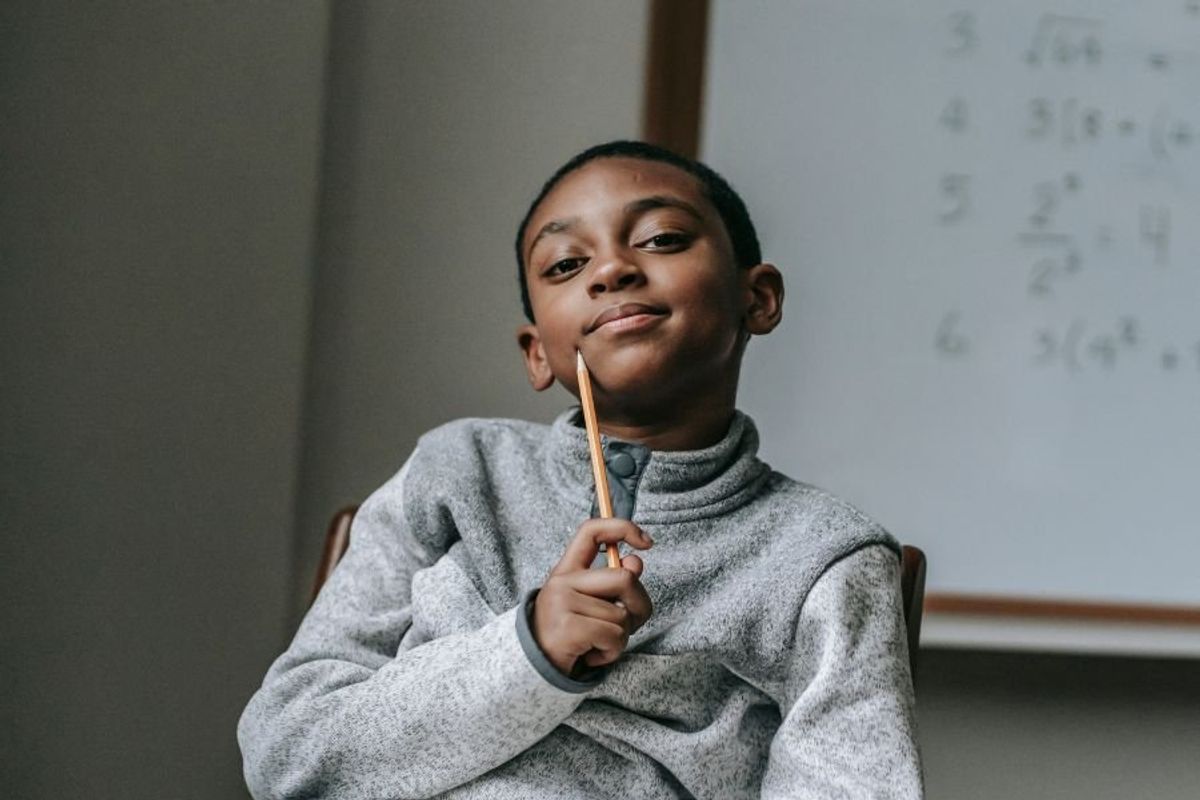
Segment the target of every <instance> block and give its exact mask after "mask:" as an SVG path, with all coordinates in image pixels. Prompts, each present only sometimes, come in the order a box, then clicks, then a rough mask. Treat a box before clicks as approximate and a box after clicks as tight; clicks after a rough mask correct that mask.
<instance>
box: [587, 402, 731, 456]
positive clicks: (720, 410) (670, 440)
mask: <svg viewBox="0 0 1200 800" xmlns="http://www.w3.org/2000/svg"><path fill="white" fill-rule="evenodd" d="M734 400H735V396H734V393H731V394H729V395H728V396H724V397H720V398H714V397H712V396H711V395H708V396H701V397H698V398H697V399H696V400H694V401H691V402H688V401H680V402H678V403H674V404H672V405H671V406H670V407H669V408H668V409H666V410H663V409H662V408H661V407H659V408H658V409H653V410H648V409H644V408H639V409H630V408H622V407H620V406H615V407H599V406H598V407H597V409H596V418H597V422H598V423H599V426H600V432H601V433H603V434H606V435H608V436H611V437H613V438H616V439H621V440H623V441H627V442H636V443H637V444H640V445H644V446H646V447H649V448H650V449H651V450H700V449H702V448H705V447H711V446H712V445H714V444H716V443H717V442H719V441H721V440H722V439H723V438H725V434H727V433H728V432H729V423H730V421H731V420H732V419H733V410H734Z"/></svg>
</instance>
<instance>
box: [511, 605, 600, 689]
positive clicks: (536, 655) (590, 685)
mask: <svg viewBox="0 0 1200 800" xmlns="http://www.w3.org/2000/svg"><path fill="white" fill-rule="evenodd" d="M540 591H541V589H540V588H538V589H531V590H529V592H527V593H526V594H525V598H524V599H523V600H522V601H521V608H520V609H519V610H518V611H517V613H516V618H517V640H518V641H519V642H520V643H521V649H522V650H524V651H525V657H526V658H528V659H529V663H531V664H533V666H534V668H535V669H537V671H538V673H539V674H540V675H541V676H542V677H543V678H545V679H546V680H547V681H549V682H550V683H551V684H553V685H554V686H556V687H558V688H559V689H562V690H563V691H564V692H573V693H575V694H582V693H583V692H586V691H588V690H589V689H594V688H596V687H597V686H599V685H600V683H601V682H602V681H603V680H604V676H605V675H607V674H608V668H607V667H600V668H598V669H593V670H588V671H587V672H586V673H584V675H583V676H582V680H576V679H575V678H570V677H567V676H566V675H563V674H562V673H561V672H559V671H558V667H556V666H554V665H553V664H551V663H550V659H548V658H546V654H545V653H543V652H542V648H541V647H540V646H539V645H538V643H537V640H536V639H534V638H533V631H532V630H531V629H530V628H529V618H530V617H532V616H533V601H534V598H536V597H537V593H538V592H540Z"/></svg>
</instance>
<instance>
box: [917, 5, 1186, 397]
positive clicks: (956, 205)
mask: <svg viewBox="0 0 1200 800" xmlns="http://www.w3.org/2000/svg"><path fill="white" fill-rule="evenodd" d="M1173 13H1174V14H1175V16H1176V18H1175V19H1171V20H1165V22H1167V23H1168V24H1170V25H1172V26H1189V29H1190V30H1191V31H1192V33H1191V35H1190V41H1191V42H1193V43H1194V44H1193V45H1192V46H1191V47H1190V49H1181V48H1179V47H1174V48H1172V47H1167V46H1163V47H1154V46H1150V47H1131V42H1130V41H1129V40H1128V39H1127V38H1124V37H1121V36H1120V35H1119V33H1120V31H1117V30H1114V27H1115V26H1114V24H1113V23H1112V22H1111V21H1110V20H1106V19H1104V18H1101V17H1098V16H1097V17H1092V16H1083V15H1068V14H1056V13H1043V14H1041V15H1040V16H1037V17H1036V18H1033V19H1030V20H1029V21H1028V25H1027V33H1028V36H1027V38H1026V39H1025V40H1024V41H1023V42H1021V41H1016V42H1012V41H1009V42H1006V43H1003V44H1002V43H1001V42H999V41H996V40H995V39H999V38H1000V37H989V36H988V30H987V29H986V27H985V25H984V23H983V22H982V20H981V14H979V13H977V12H976V11H971V10H962V11H955V12H953V13H950V14H949V15H947V16H946V17H945V18H944V19H943V20H942V27H941V28H940V30H939V31H938V32H937V34H936V35H937V36H938V37H940V39H939V42H940V44H939V47H940V54H939V55H940V57H941V58H943V59H944V60H945V62H946V63H947V64H948V65H953V64H969V63H970V62H971V61H972V60H974V59H979V58H981V54H983V53H984V51H985V48H989V47H990V48H1003V49H1004V50H1005V51H1006V52H1005V53H1004V56H1005V58H1006V59H1007V61H1008V63H1009V65H1010V66H1009V67H1008V68H1009V69H1011V70H1012V71H1013V72H1014V74H1017V73H1020V74H1019V77H1020V79H1021V80H1020V83H1019V85H1020V86H1023V87H1026V86H1035V87H1038V88H1037V90H1036V91H1034V92H1033V93H1032V94H1031V95H1030V96H1028V97H1027V98H1025V99H1024V105H1023V107H1020V108H1018V107H1017V106H1016V105H1014V104H1013V103H1012V102H1010V103H1009V105H1008V106H1007V107H1006V109H1005V113H1004V115H1002V116H1001V118H1002V119H1005V120H1006V122H1005V123H1003V124H1004V126H1005V130H1003V131H1002V132H1001V133H1000V134H997V132H996V130H994V129H995V128H996V127H997V125H996V119H997V114H996V113H995V112H996V109H995V107H994V106H992V107H989V106H987V104H988V102H989V100H990V99H991V98H990V96H989V93H988V92H982V91H980V92H974V93H973V92H971V91H970V87H961V86H960V87H955V90H954V91H952V92H951V93H950V94H949V96H948V97H946V98H945V102H944V104H943V105H942V106H941V107H940V109H939V110H938V113H937V118H936V120H933V121H932V124H933V130H934V131H935V133H934V135H936V136H939V137H942V139H941V141H943V142H945V143H946V144H947V145H948V146H947V149H946V152H947V154H948V156H947V160H949V159H950V158H951V157H953V155H954V154H955V153H956V152H958V153H961V152H962V151H961V150H958V151H956V150H954V148H953V145H954V143H955V142H956V141H958V142H963V141H966V139H965V138H963V137H969V136H971V134H972V133H974V132H977V129H978V127H981V126H984V125H989V126H991V128H992V129H993V130H990V131H988V132H987V133H988V135H990V136H992V137H993V139H994V136H996V135H1001V136H1003V137H1007V138H1006V140H1005V141H1006V142H1007V143H1009V144H1011V145H1012V147H1011V148H1009V147H1008V144H1006V145H1005V147H1004V148H1001V149H1002V150H1003V154H1000V153H999V152H997V153H995V154H989V153H979V152H977V153H975V156H974V158H973V159H970V160H968V159H963V160H962V161H960V163H956V164H950V163H948V164H946V165H945V166H946V168H945V169H944V170H943V171H942V172H941V174H940V175H939V176H938V178H937V184H936V189H935V191H936V193H937V198H938V202H937V203H936V204H935V209H936V219H935V220H933V221H932V224H933V225H935V226H936V227H937V228H938V229H940V230H941V231H943V233H951V232H953V231H955V230H963V229H967V228H968V227H969V226H971V225H973V224H982V223H987V224H990V225H991V226H992V228H995V227H997V225H996V223H997V220H995V219H994V213H995V212H994V211H993V212H992V214H993V216H992V218H989V219H987V220H983V219H981V218H980V217H981V214H982V212H981V211H980V209H981V208H983V207H988V208H993V209H994V208H995V207H996V205H997V204H996V203H995V202H992V203H985V202H981V200H983V199H985V198H984V195H985V193H987V192H989V190H994V189H995V186H996V184H997V183H999V182H1001V178H998V177H997V176H1002V179H1003V181H1006V182H1008V183H1006V186H1008V187H1009V188H1010V191H1009V194H1008V195H1005V197H1006V200H1005V204H1004V205H1005V208H1006V209H1007V211H1006V214H1007V216H1006V218H1005V219H1004V220H1001V221H1000V226H999V227H1001V229H1002V230H1003V229H1007V230H1008V231H1009V232H1010V234H1009V235H1010V239H1009V241H1008V242H1007V243H1006V245H1005V247H1007V250H1006V251H1005V252H1006V253H1009V254H1014V255H1007V256H1005V257H1004V260H1005V261H1006V262H1014V263H1012V264H1011V285H1012V288H1013V291H1014V292H1015V293H1018V294H1019V295H1020V302H1021V303H1023V304H1024V307H1023V308H1022V312H1021V313H1022V319H1025V318H1028V319H1032V320H1035V322H1034V323H1033V324H1032V326H1031V328H1032V329H1031V330H1029V332H1028V337H1027V339H1026V340H1025V341H1024V342H1023V343H1022V347H1023V356H1024V357H1025V358H1026V359H1027V362H1028V364H1029V365H1030V367H1031V368H1035V369H1046V368H1059V369H1063V370H1066V371H1068V372H1080V371H1085V370H1111V371H1118V370H1120V369H1121V368H1122V367H1123V366H1124V365H1126V364H1130V363H1132V362H1139V363H1141V364H1143V365H1146V364H1152V365H1153V366H1154V368H1155V369H1158V370H1161V371H1162V372H1164V373H1180V372H1185V371H1187V372H1191V373H1194V374H1196V375H1200V296H1195V297H1192V298H1191V303H1192V305H1193V307H1194V309H1195V313H1194V314H1192V315H1191V316H1190V319H1191V323H1190V324H1191V326H1192V327H1191V329H1190V330H1178V328H1179V325H1178V324H1174V323H1172V324H1171V325H1167V326H1165V329H1164V326H1161V325H1156V323H1157V322H1158V321H1159V320H1158V319H1157V315H1156V313H1155V308H1154V307H1153V303H1149V307H1138V304H1139V302H1140V303H1141V304H1142V305H1143V306H1146V305H1147V301H1146V300H1145V299H1144V295H1140V294H1139V295H1138V297H1139V298H1141V299H1134V298H1131V299H1129V301H1128V302H1129V304H1130V306H1131V307H1130V308H1118V307H1119V306H1120V304H1121V302H1122V299H1123V298H1122V297H1121V295H1132V294H1137V293H1134V292H1128V291H1127V290H1126V287H1128V286H1129V285H1131V284H1136V283H1137V282H1139V281H1142V282H1147V281H1156V282H1157V283H1155V284H1154V285H1155V286H1156V287H1161V286H1166V287H1171V286H1176V285H1177V286H1178V287H1179V291H1182V292H1190V293H1192V294H1200V292H1197V289H1196V287H1200V279H1198V278H1200V247H1198V246H1197V245H1196V244H1195V243H1197V232H1200V203H1198V201H1200V197H1198V196H1197V194H1198V193H1200V182H1197V181H1196V180H1195V178H1196V176H1200V0H1178V2H1177V3H1176V5H1175V6H1174V12H1173ZM992 55H993V56H994V53H993V54H992ZM991 63H994V61H993V62H991ZM948 68H950V69H953V67H952V66H950V67H948ZM1115 69H1119V70H1120V71H1121V73H1122V75H1123V77H1124V79H1125V80H1126V81H1128V84H1127V85H1128V86H1134V87H1138V86H1141V85H1145V86H1146V87H1148V88H1147V91H1146V92H1145V97H1143V96H1142V95H1141V94H1140V93H1138V92H1129V91H1127V92H1126V93H1125V94H1121V93H1117V96H1118V97H1122V96H1124V97H1126V98H1127V100H1126V101H1125V102H1124V103H1123V102H1121V101H1119V100H1114V99H1112V97H1111V96H1109V95H1110V93H1109V92H1108V91H1107V90H1108V82H1109V81H1110V80H1111V76H1112V74H1113V70H1115ZM1105 70H1107V72H1106V71H1105ZM1156 81H1157V82H1158V84H1157V85H1156ZM1179 85H1184V86H1190V87H1191V91H1190V92H1186V93H1182V94H1181V93H1180V92H1178V91H1175V90H1171V89H1164V88H1162V87H1164V86H1166V87H1170V86H1179ZM1156 89H1157V91H1155V90H1156ZM1147 98H1150V99H1149V101H1148V102H1147ZM984 112H987V113H984ZM985 120H986V122H985ZM983 138H984V140H986V137H983ZM976 141H978V138H977V139H976ZM1026 154H1027V157H1023V156H1026ZM997 159H1007V160H1008V161H1009V162H1011V163H1008V164H1005V165H1004V167H1003V168H996V167H994V165H993V166H991V167H990V169H989V168H987V167H985V168H982V169H981V168H980V167H979V166H978V164H979V163H982V162H987V161H989V160H990V161H993V162H994V161H995V160H997ZM972 162H975V167H974V168H972V166H971V164H972ZM1047 164H1053V165H1056V166H1054V167H1052V168H1050V169H1047V167H1046V165H1047ZM1097 165H1103V167H1104V168H1103V169H1096V167H1097ZM1118 167H1119V168H1120V169H1118ZM1121 170H1123V171H1121ZM1093 173H1097V174H1093ZM1114 175H1119V176H1120V177H1119V179H1118V178H1114ZM1189 179H1190V180H1191V181H1192V183H1191V184H1190V188H1191V195H1190V197H1188V196H1187V194H1186V193H1185V192H1181V191H1180V189H1179V187H1180V185H1181V184H1182V185H1184V186H1188V185H1189V184H1188V183H1187V182H1188V181H1189ZM1014 181H1015V182H1018V183H1017V188H1016V189H1011V186H1012V182H1014ZM1022 184H1023V189H1022V188H1021V185H1022ZM1013 191H1015V192H1016V194H1015V195H1012V192H1013ZM1010 196H1016V197H1021V196H1023V198H1024V199H1023V200H1022V201H1019V202H1017V203H1013V202H1011V200H1010V199H1007V198H1009V197H1010ZM1181 196H1182V197H1183V200H1181ZM987 199H991V200H994V197H993V198H987ZM1181 234H1182V235H1184V236H1190V237H1191V238H1190V239H1188V240H1187V241H1186V242H1185V243H1184V244H1183V245H1182V246H1180V236H1181ZM1006 274H1009V273H1006ZM1176 276H1179V278H1180V279H1179V280H1178V281H1177V283H1174V284H1173V283H1171V281H1172V280H1175V279H1176ZM1097 297H1103V298H1104V301H1103V302H1098V301H1097V299H1096V298H1097ZM1176 299H1178V298H1176ZM1187 302H1188V301H1187V300H1186V298H1185V299H1184V305H1186V303H1187ZM1114 309H1116V310H1114ZM934 327H935V330H934V334H933V337H932V341H933V346H934V349H935V352H936V353H937V354H938V355H940V356H942V357H945V358H948V359H964V358H969V357H971V356H972V355H973V354H975V353H976V352H977V351H978V349H979V348H977V347H976V343H977V340H978V339H979V338H980V336H982V335H983V332H982V331H980V330H978V329H977V327H976V326H974V325H973V321H972V319H971V315H970V313H969V312H967V311H964V310H963V309H961V308H951V309H948V310H946V311H945V312H944V313H943V314H942V316H941V317H940V318H939V319H937V320H936V321H935V326H934Z"/></svg>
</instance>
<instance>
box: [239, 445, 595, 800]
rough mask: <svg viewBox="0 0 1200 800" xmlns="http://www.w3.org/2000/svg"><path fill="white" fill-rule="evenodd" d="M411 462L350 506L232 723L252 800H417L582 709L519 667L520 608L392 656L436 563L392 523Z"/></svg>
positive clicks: (398, 522)
mask: <svg viewBox="0 0 1200 800" xmlns="http://www.w3.org/2000/svg"><path fill="white" fill-rule="evenodd" d="M414 456H415V453H414ZM412 462H413V459H412V458H410V459H409V461H408V463H406V464H405V466H404V467H403V468H402V469H401V470H400V472H399V473H398V474H397V475H396V477H394V478H393V479H392V480H390V481H389V482H388V483H387V484H385V485H384V486H383V487H382V488H381V489H380V490H379V491H377V492H376V493H375V494H373V495H372V496H371V497H370V498H369V499H368V500H367V502H366V503H364V504H363V506H362V508H361V509H360V511H359V513H358V514H357V515H356V516H355V520H354V524H353V527H352V531H351V536H350V547H349V549H348V550H347V552H346V555H345V557H344V558H343V559H342V562H341V563H340V564H339V565H338V568H337V569H336V570H334V573H333V574H332V575H331V576H330V578H329V581H328V582H327V583H326V585H325V586H324V587H323V588H322V590H321V593H320V595H319V596H318V598H317V601H316V602H315V603H314V604H313V606H312V608H311V609H310V610H309V612H308V614H307V616H305V618H304V620H303V622H302V623H301V625H300V628H299V630H298V632H297V634H296V636H295V638H294V640H293V641H292V643H291V645H290V646H289V647H288V649H287V651H286V652H285V653H284V654H283V655H281V656H280V657H279V658H278V659H276V661H275V663H274V664H272V665H271V667H270V669H269V670H268V672H267V675H266V678H265V679H264V680H263V684H262V687H261V688H260V689H259V690H258V691H257V692H256V693H255V694H254V696H253V697H252V698H251V699H250V702H249V703H248V705H247V706H246V709H245V711H244V712H243V713H242V717H241V719H240V720H239V722H238V744H239V745H240V747H241V750H242V755H243V766H244V772H245V778H246V782H247V785H248V787H249V789H250V792H251V794H252V795H253V796H254V797H255V798H256V800H264V799H265V798H285V797H286V798H292V797H325V798H360V797H361V798H365V797H390V798H418V797H430V796H433V795H436V794H439V793H441V792H444V791H447V790H449V789H452V788H454V787H455V786H458V785H460V784H462V783H465V782H467V781H469V780H472V779H473V778H475V777H477V776H479V775H481V774H483V773H485V772H487V771H489V770H491V769H494V768H495V767H497V766H499V765H501V764H503V763H505V762H507V761H509V760H511V759H512V758H513V757H514V756H516V755H518V754H520V753H521V752H523V751H525V750H526V749H528V748H529V747H530V746H532V745H533V744H535V743H536V742H537V741H538V740H540V739H541V738H542V737H544V736H546V735H547V734H549V733H550V732H551V731H552V730H553V729H554V728H555V727H556V726H557V725H558V724H559V723H560V722H562V721H563V720H564V719H565V718H566V717H567V716H569V715H570V713H571V712H572V711H573V710H574V709H575V708H576V707H577V706H578V705H579V704H580V703H581V702H582V701H583V699H584V694H582V693H581V692H580V691H579V690H578V687H577V686H575V685H574V684H572V686H571V687H570V688H568V689H564V688H563V686H561V685H555V684H553V683H551V682H550V681H548V680H547V679H546V677H544V676H543V675H542V673H541V672H539V670H538V668H537V667H536V666H535V665H534V664H532V663H531V662H530V659H529V657H528V655H527V654H526V651H525V649H524V648H523V646H522V643H521V641H520V640H519V638H518V630H517V629H518V625H517V620H518V613H519V612H520V611H522V610H523V608H522V605H523V604H519V605H517V606H515V607H514V608H511V609H508V610H507V611H505V612H504V613H501V614H499V615H498V616H495V617H494V618H493V619H491V620H490V621H488V622H487V623H486V624H483V625H482V627H479V628H477V629H475V630H471V631H469V632H466V633H462V632H459V633H454V634H450V635H446V636H442V637H440V638H435V639H433V640H431V641H427V642H424V643H422V644H418V645H417V646H415V647H412V648H410V649H399V647H400V643H401V640H402V638H403V636H404V634H405V632H406V631H408V629H409V627H410V625H411V624H412V621H413V615H412V603H411V585H412V578H413V574H414V573H415V572H417V571H418V570H420V569H422V568H424V567H427V566H430V565H431V564H433V563H434V562H435V561H437V560H438V558H440V557H441V556H442V555H443V554H442V553H437V552H430V551H429V550H428V549H427V546H426V545H424V544H422V542H421V541H420V540H419V539H418V538H417V537H415V536H414V535H413V532H412V531H411V530H410V529H409V526H408V525H407V522H406V520H405V516H404V509H403V488H404V480H405V476H406V474H407V472H408V469H409V467H410V465H411V464H412ZM580 686H583V684H580Z"/></svg>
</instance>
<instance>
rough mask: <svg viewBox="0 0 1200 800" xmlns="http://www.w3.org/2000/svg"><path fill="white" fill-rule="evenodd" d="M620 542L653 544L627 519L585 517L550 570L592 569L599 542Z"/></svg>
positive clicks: (644, 546)
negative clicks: (587, 518) (586, 518)
mask: <svg viewBox="0 0 1200 800" xmlns="http://www.w3.org/2000/svg"><path fill="white" fill-rule="evenodd" d="M617 542H628V543H629V544H630V545H632V546H633V547H639V548H642V549H646V548H649V547H650V546H651V545H652V544H653V543H654V542H653V541H652V540H651V539H650V537H649V536H647V535H646V534H645V533H644V532H643V531H642V529H641V528H639V527H638V526H637V525H634V524H633V523H632V522H630V521H629V520H627V519H620V518H617V517H613V518H612V519H589V520H585V521H584V522H583V524H581V525H580V526H579V529H578V530H577V531H576V532H575V536H574V538H572V539H571V541H570V543H568V544H567V549H566V551H565V552H564V553H563V556H562V558H561V559H559V561H558V563H557V564H555V565H554V569H552V570H550V574H551V575H558V574H560V573H563V572H572V571H575V570H584V569H591V566H592V562H593V561H594V560H595V559H596V551H597V550H599V548H600V544H601V543H603V544H616V543H617Z"/></svg>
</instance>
